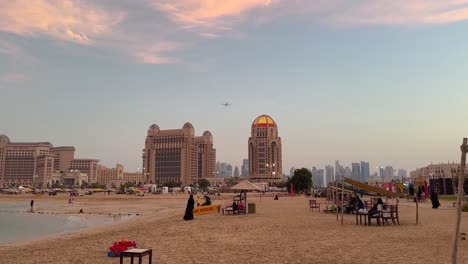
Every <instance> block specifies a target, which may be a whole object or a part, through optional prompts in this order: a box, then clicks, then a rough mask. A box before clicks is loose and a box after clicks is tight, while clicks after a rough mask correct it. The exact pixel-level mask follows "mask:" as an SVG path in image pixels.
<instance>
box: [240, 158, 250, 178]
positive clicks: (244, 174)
mask: <svg viewBox="0 0 468 264" xmlns="http://www.w3.org/2000/svg"><path fill="white" fill-rule="evenodd" d="M241 177H249V160H248V159H243V160H242V167H241Z"/></svg>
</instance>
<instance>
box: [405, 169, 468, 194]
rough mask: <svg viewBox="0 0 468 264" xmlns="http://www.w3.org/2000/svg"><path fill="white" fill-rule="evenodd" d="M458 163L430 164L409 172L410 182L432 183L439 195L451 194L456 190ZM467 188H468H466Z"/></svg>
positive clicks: (466, 170) (467, 170) (466, 171)
mask: <svg viewBox="0 0 468 264" xmlns="http://www.w3.org/2000/svg"><path fill="white" fill-rule="evenodd" d="M459 170H460V163H439V164H431V165H428V166H426V167H423V168H420V169H416V170H414V171H412V172H410V180H411V182H420V181H424V180H426V181H428V182H429V183H432V184H433V185H434V187H435V188H436V191H437V192H438V193H439V194H453V192H454V190H455V189H456V186H455V184H452V182H455V183H456V182H457V176H458V171H459ZM467 173H468V168H466V169H465V175H466V174H467ZM467 183H468V182H467V181H465V185H467ZM467 187H468V186H467Z"/></svg>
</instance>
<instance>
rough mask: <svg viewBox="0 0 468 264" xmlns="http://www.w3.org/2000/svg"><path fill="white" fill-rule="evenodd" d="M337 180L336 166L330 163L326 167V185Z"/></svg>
mask: <svg viewBox="0 0 468 264" xmlns="http://www.w3.org/2000/svg"><path fill="white" fill-rule="evenodd" d="M334 180H335V168H333V166H331V165H328V166H326V167H325V179H324V185H325V186H327V185H328V183H330V182H332V181H334Z"/></svg>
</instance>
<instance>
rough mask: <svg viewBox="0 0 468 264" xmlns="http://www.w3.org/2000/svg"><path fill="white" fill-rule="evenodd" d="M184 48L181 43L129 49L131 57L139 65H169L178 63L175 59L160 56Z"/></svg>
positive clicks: (164, 43)
mask: <svg viewBox="0 0 468 264" xmlns="http://www.w3.org/2000/svg"><path fill="white" fill-rule="evenodd" d="M182 46H184V44H182V43H176V42H160V43H157V44H154V45H150V46H145V45H142V46H134V47H131V52H132V54H133V56H134V57H135V58H136V59H137V60H138V61H139V62H141V63H145V64H170V63H176V62H178V60H177V59H175V58H170V57H168V56H162V55H161V54H163V53H165V52H170V51H173V50H176V49H178V48H181V47H182Z"/></svg>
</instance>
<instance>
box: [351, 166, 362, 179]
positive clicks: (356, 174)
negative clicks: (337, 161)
mask: <svg viewBox="0 0 468 264" xmlns="http://www.w3.org/2000/svg"><path fill="white" fill-rule="evenodd" d="M351 168H352V175H353V176H352V178H353V180H355V181H362V180H361V164H359V163H351Z"/></svg>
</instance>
